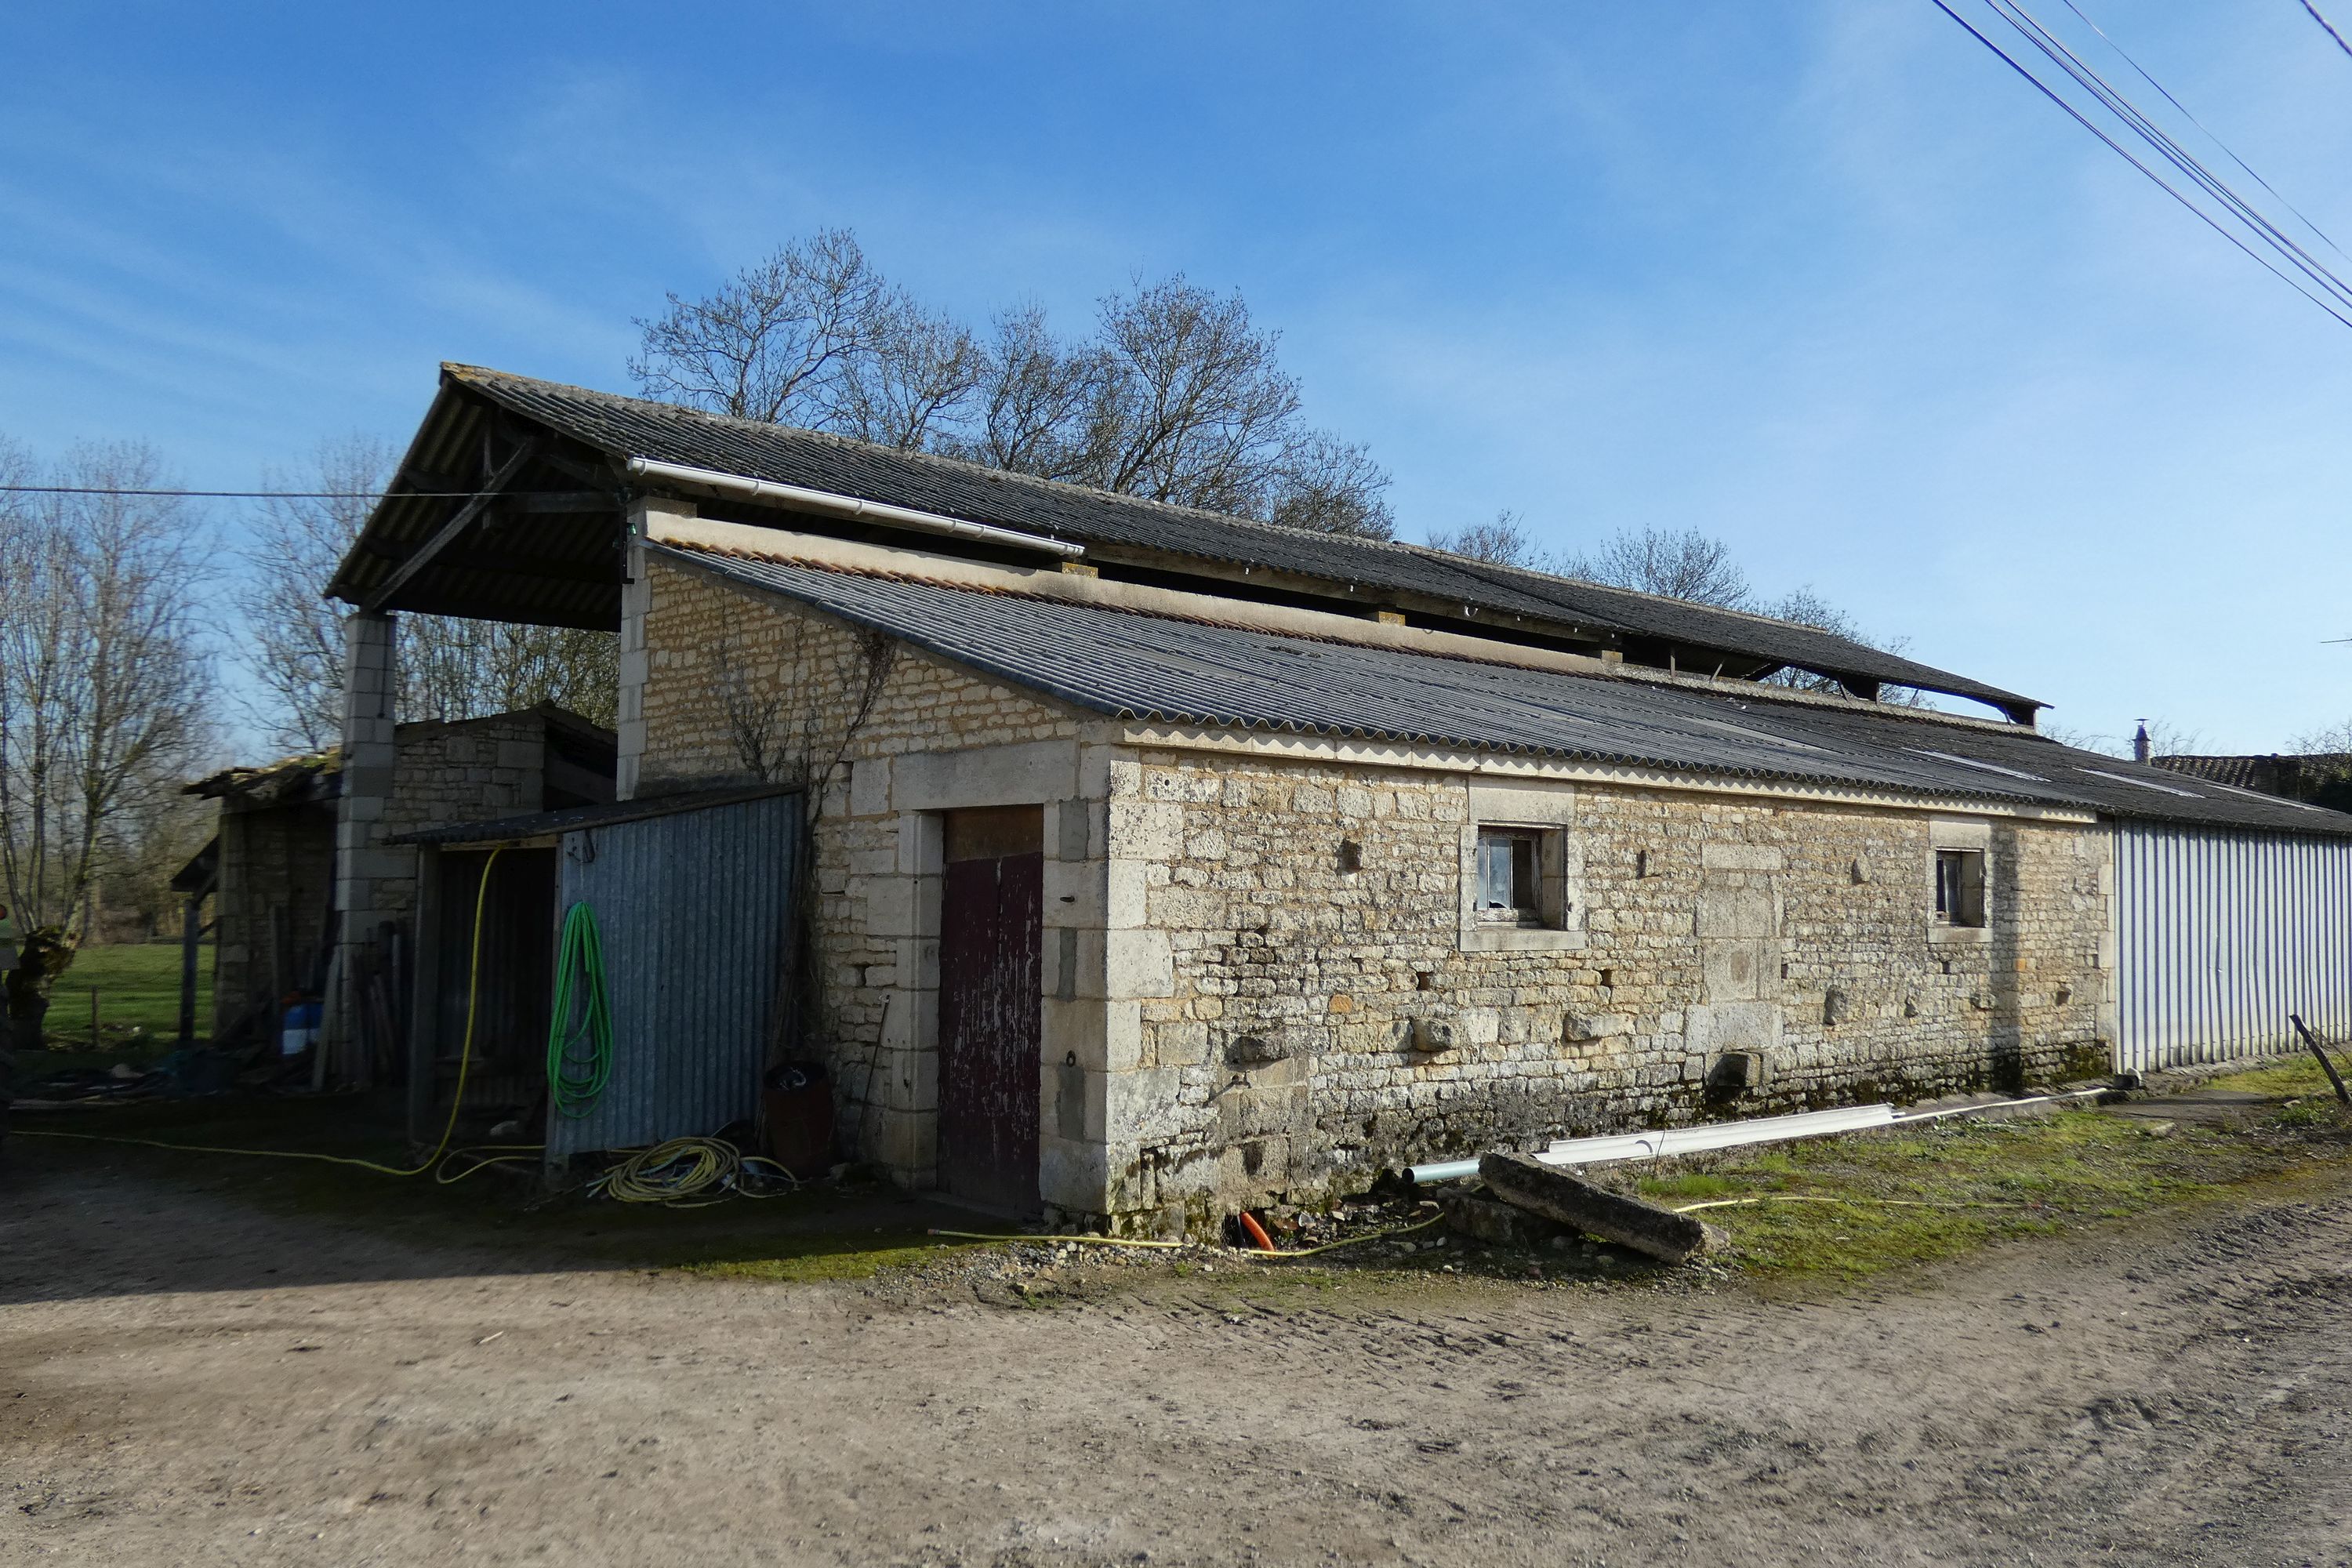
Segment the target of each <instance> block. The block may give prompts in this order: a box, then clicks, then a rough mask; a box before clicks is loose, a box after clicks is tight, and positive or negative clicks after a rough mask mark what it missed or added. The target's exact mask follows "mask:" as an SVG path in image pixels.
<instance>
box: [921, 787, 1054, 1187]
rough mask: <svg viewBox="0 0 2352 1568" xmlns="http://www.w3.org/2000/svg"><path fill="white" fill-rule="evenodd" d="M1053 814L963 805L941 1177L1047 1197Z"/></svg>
mask: <svg viewBox="0 0 2352 1568" xmlns="http://www.w3.org/2000/svg"><path fill="white" fill-rule="evenodd" d="M1043 817H1044V813H1043V812H1042V811H1040V810H1039V809H1038V808H1037V807H1035V806H1023V807H1011V808H1005V809H1003V810H990V811H972V812H952V813H950V814H949V816H948V822H947V875H946V881H945V885H944V887H943V888H942V889H941V893H940V1186H941V1187H943V1188H944V1189H945V1190H947V1191H948V1192H950V1193H953V1194H956V1195H957V1196H958V1197H962V1198H969V1199H971V1200H972V1201H973V1202H975V1203H982V1204H985V1205H989V1206H990V1207H992V1208H998V1209H1003V1210H1007V1211H1010V1212H1013V1213H1017V1214H1027V1213H1029V1212H1030V1211H1031V1210H1033V1209H1034V1208H1035V1207H1036V1206H1037V1085H1038V1075H1039V1073H1040V1071H1041V1068H1040V1066H1039V1061H1040V1058H1039V1057H1038V1054H1037V1053H1038V1037H1039V1029H1040V1026H1041V1022H1042V1020H1041V1017H1040V1013H1039V1007H1038V997H1039V995H1040V991H1039V984H1038V972H1039V956H1040V953H1041V952H1042V949H1043V947H1044V937H1045V930H1044V923H1045V854H1044V826H1045V825H1044V821H1043Z"/></svg>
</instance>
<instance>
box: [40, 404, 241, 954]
mask: <svg viewBox="0 0 2352 1568" xmlns="http://www.w3.org/2000/svg"><path fill="white" fill-rule="evenodd" d="M7 460H8V461H9V462H11V463H12V464H14V465H16V466H18V467H19V468H24V467H26V466H28V465H26V459H25V458H24V457H23V456H22V454H21V453H19V452H14V451H12V452H11V453H10V454H9V457H8V459H7ZM53 473H54V478H53V479H52V480H51V481H50V482H53V483H56V484H58V485H64V486H72V487H78V488H79V489H83V490H85V491H89V492H97V493H85V494H77V495H55V496H47V497H42V498H40V499H39V500H37V501H35V502H34V503H32V504H30V505H19V506H15V507H12V508H10V509H9V510H8V511H7V513H6V515H5V521H0V877H5V887H6V893H5V901H6V902H7V903H9V904H10V905H12V906H13V907H14V908H15V909H16V911H17V917H18V919H19V921H20V922H21V923H23V924H25V925H26V926H27V927H30V928H43V927H49V928H58V930H60V931H64V932H66V933H68V936H71V935H74V934H76V933H86V932H87V931H88V928H89V924H90V914H91V910H90V907H89V897H90V893H91V889H92V887H93V885H94V883H95V881H96V879H97V878H98V877H99V875H100V873H101V871H102V870H103V869H105V867H106V858H107V855H108V853H109V852H110V850H111V849H113V848H115V847H117V846H118V845H119V844H120V842H121V835H120V833H119V832H118V829H119V828H120V827H121V826H123V820H124V819H125V818H126V817H127V816H129V815H130V814H131V813H133V812H135V811H136V810H138V809H139V808H140V807H142V805H148V804H151V803H152V799H153V797H155V796H158V795H163V794H165V793H168V792H170V791H172V790H173V789H175V788H176V786H177V784H178V780H179V778H180V776H181V775H182V774H183V773H184V772H185V771H186V769H187V768H188V766H189V765H190V764H191V763H193V762H194V760H195V757H196V754H197V752H198V750H199V748H200V746H201V745H202V743H203V742H204V740H205V732H206V731H205V723H204V714H205V704H206V701H207V694H208V690H209V685H210V679H209V678H210V665H209V660H208V658H207V656H206V650H205V646H204V642H203V638H202V637H201V635H200V630H199V626H200V622H199V605H200V604H201V600H202V595H203V593H204V590H205V565H204V563H205V559H206V557H207V554H208V551H207V549H206V543H207V542H206V540H205V537H204V535H203V531H202V528H201V526H200V523H199V521H198V520H197V518H196V517H195V516H194V513H193V512H192V511H191V510H189V509H188V508H187V506H186V504H185V503H184V502H183V501H180V500H176V499H173V498H170V497H159V496H141V495H130V494H123V493H121V492H123V491H128V490H143V489H167V488H170V487H169V485H168V482H167V478H166V476H165V475H164V474H163V465H162V463H161V461H160V460H159V459H158V458H157V457H156V455H155V454H154V452H153V451H152V450H151V449H150V448H148V447H144V446H142V445H140V444H138V443H134V442H118V443H112V444H108V445H100V446H89V447H79V448H77V449H76V450H74V451H73V452H72V453H70V454H68V457H67V458H66V459H65V460H64V461H63V462H62V463H61V464H59V465H58V467H57V468H56V469H55V470H53ZM19 482H21V481H19Z"/></svg>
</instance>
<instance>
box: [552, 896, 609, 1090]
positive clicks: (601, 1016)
mask: <svg viewBox="0 0 2352 1568" xmlns="http://www.w3.org/2000/svg"><path fill="white" fill-rule="evenodd" d="M575 993H578V994H577V995H575ZM575 1004H576V1005H577V1010H578V1012H579V1014H580V1016H579V1018H578V1020H577V1021H574V1019H573V1018H572V1013H573V1011H574V1006H575ZM612 1076H613V1009H612V1001H611V998H610V996H609V994H607V993H606V991H605V989H604V942H603V941H602V939H601V938H599V937H598V935H597V933H596V911H595V910H592V909H590V908H589V907H588V905H587V904H586V903H585V902H584V901H583V902H580V903H576V904H573V905H572V907H571V908H570V909H569V910H565V911H564V912H563V940H562V943H561V944H560V945H559V946H558V947H557V949H556V955H555V1006H554V1010H553V1013H552V1015H551V1016H550V1018H549V1020H548V1026H547V1095H548V1100H550V1102H551V1103H552V1104H553V1105H554V1107H555V1113H556V1114H557V1115H558V1116H562V1117H568V1118H570V1119H571V1120H572V1121H578V1120H579V1119H580V1118H582V1117H583V1116H585V1115H587V1114H588V1113H589V1112H590V1111H591V1110H594V1109H595V1108H596V1099H597V1097H598V1096H599V1095H601V1094H603V1093H604V1083H605V1080H606V1079H610V1078H611V1077H612Z"/></svg>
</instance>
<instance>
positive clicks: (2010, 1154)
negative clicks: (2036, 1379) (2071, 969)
mask: <svg viewBox="0 0 2352 1568" xmlns="http://www.w3.org/2000/svg"><path fill="white" fill-rule="evenodd" d="M2249 1076H2251V1075H2249ZM2311 1076H2312V1078H2313V1079H2315V1080H2316V1079H2318V1076H2319V1075H2318V1071H2317V1068H2313V1069H2312V1073H2311ZM2288 1081H2293V1080H2291V1079H2290V1080H2288ZM2225 1087H2231V1088H2235V1087H2238V1085H2237V1084H2236V1083H2235V1082H2231V1083H2229V1084H2227V1085H2226V1086H2225ZM2309 1104H2310V1102H2308V1101H2305V1102H2304V1103H2303V1104H2298V1105H2295V1106H2292V1107H2284V1108H2282V1109H2281V1110H2277V1111H2271V1112H2258V1113H2257V1115H2256V1116H2255V1118H2254V1119H2253V1120H2252V1122H2251V1123H2250V1124H2249V1125H2247V1126H2244V1127H2241V1128H2219V1127H2210V1126H2200V1125H2196V1124H2193V1123H2189V1122H2182V1123H2180V1124H2179V1125H2177V1126H2174V1127H2171V1128H2170V1129H2168V1130H2159V1129H2155V1128H2151V1127H2150V1126H2149V1125H2148V1124H2147V1123H2146V1122H2142V1121H2134V1120H2129V1119H2126V1118H2123V1117H2117V1116H2105V1115H2101V1114H2099V1113H2097V1112H2095V1111H2089V1110H2074V1111H2062V1112H2059V1113H2058V1114H2055V1115H2052V1116H2046V1117H2042V1118H2038V1119H2033V1120H2029V1121H1967V1120H1954V1121H1947V1122H1942V1123H1939V1124H1937V1126H1934V1127H1931V1128H1923V1129H1921V1130H1919V1131H1906V1132H1899V1133H1874V1134H1867V1135H1856V1136H1853V1137H1845V1138H1832V1139H1822V1140H1818V1141H1813V1142H1802V1143H1791V1144H1788V1145H1785V1146H1783V1147H1781V1148H1779V1149H1774V1150H1770V1151H1767V1152H1758V1153H1754V1154H1744V1153H1740V1152H1727V1153H1726V1154H1725V1155H1722V1156H1719V1157H1716V1158H1713V1159H1710V1160H1709V1161H1708V1163H1706V1165H1705V1166H1704V1168H1702V1169H1700V1170H1697V1171H1685V1172H1677V1173H1672V1174H1667V1175H1663V1176H1658V1177H1653V1178H1649V1179H1646V1180H1643V1181H1642V1182H1640V1183H1639V1190H1640V1192H1641V1193H1642V1194H1643V1196H1645V1197H1649V1198H1652V1199H1654V1200H1655V1201H1657V1202H1660V1203H1664V1204H1667V1205H1671V1206H1675V1207H1680V1206H1682V1205H1685V1204H1691V1203H1697V1202H1704V1201H1708V1200H1720V1199H1723V1198H1727V1197H1729V1198H1748V1199H1757V1200H1760V1201H1757V1202H1752V1203H1742V1204H1738V1205H1726V1206H1722V1207H1716V1208H1708V1209H1703V1210H1700V1211H1697V1212H1698V1213H1699V1214H1700V1215H1701V1217H1703V1218H1705V1219H1706V1221H1707V1222H1708V1223H1709V1224H1711V1225H1714V1226H1717V1227H1719V1228H1720V1229H1722V1230H1724V1231H1726V1232H1727V1233H1728V1234H1729V1235H1730V1237H1731V1238H1732V1241H1733V1244H1734V1245H1735V1247H1737V1249H1738V1257H1739V1259H1740V1262H1741V1264H1742V1267H1743V1268H1744V1270H1745V1271H1746V1272H1748V1273H1749V1274H1751V1275H1759V1276H1774V1275H1779V1276H1789V1277H1796V1278H1804V1277H1815V1278H1822V1279H1842V1280H1853V1279H1863V1278H1866V1277H1868V1276H1870V1275H1874V1274H1877V1273H1881V1272H1884V1271H1885V1270H1887V1269H1890V1268H1902V1267H1906V1266H1909V1265H1915V1264H1920V1263H1932V1262H1936V1261H1938V1260H1941V1259H1944V1258H1953V1257H1957V1256H1958V1255H1959V1254H1961V1253H1963V1252H1966V1251H1968V1250H1969V1249H1971V1248H1973V1247H1980V1246H1983V1245H1985V1244H1986V1243H1988V1242H1993V1241H2000V1240H2005V1239H2010V1238H2014V1237H2029V1236H2041V1235H2049V1234H2052V1233H2053V1232H2058V1231H2063V1230H2066V1229H2070V1228H2074V1227H2078V1226H2084V1225H2089V1224H2094V1223H2096V1222H2098V1221H2102V1220H2109V1219H2119V1218H2123V1217H2126V1216H2129V1215H2138V1214H2144V1213H2147V1212H2148V1211H2150V1210H2153V1209H2157V1208H2161V1207H2165V1206H2168V1205H2179V1204H2184V1203H2192V1202H2199V1201H2204V1200H2210V1199H2212V1198H2217V1197H2221V1196H2224V1195H2226V1194H2229V1193H2231V1192H2232V1191H2235V1190H2239V1189H2242V1188H2246V1187H2250V1186H2252V1185H2253V1184H2260V1183H2263V1182H2266V1181H2272V1180H2276V1179H2279V1178H2284V1177H2287V1176H2291V1175H2293V1174H2294V1173H2298V1172H2301V1171H2305V1170H2307V1169H2309V1168H2311V1167H2312V1166H2314V1165H2315V1164H2317V1163H2322V1162H2341V1161H2343V1160H2344V1159H2345V1158H2346V1157H2347V1154H2352V1121H2347V1120H2346V1119H2344V1118H2341V1117H2338V1116H2337V1115H2336V1113H2335V1110H2334V1109H2333V1107H2332V1106H2328V1107H2319V1108H2317V1109H2316V1110H2306V1107H2307V1106H2309ZM1792 1199H1793V1200H1797V1201H1790V1200H1792ZM1823 1199H1829V1200H1836V1201H1833V1202H1823V1201H1819V1200H1823Z"/></svg>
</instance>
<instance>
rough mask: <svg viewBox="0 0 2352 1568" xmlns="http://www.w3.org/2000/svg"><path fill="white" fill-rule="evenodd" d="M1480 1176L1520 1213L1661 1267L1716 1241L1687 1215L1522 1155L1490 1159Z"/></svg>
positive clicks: (1480, 1169) (1491, 1156) (1483, 1162)
mask: <svg viewBox="0 0 2352 1568" xmlns="http://www.w3.org/2000/svg"><path fill="white" fill-rule="evenodd" d="M1478 1174H1480V1175H1481V1176H1483V1177H1485V1178H1486V1190H1487V1191H1488V1192H1490V1193H1492V1194H1494V1195H1495V1196H1496V1197H1498V1198H1500V1199H1502V1200H1503V1201H1504V1202H1505V1203H1507V1204H1509V1205H1512V1206H1514V1207H1516V1208H1523V1209H1525V1210H1527V1211H1528V1213H1529V1214H1538V1215H1542V1216H1543V1217H1544V1218H1546V1219H1549V1220H1557V1221H1558V1222H1559V1223H1560V1224H1561V1225H1564V1226H1568V1227H1569V1228H1570V1230H1580V1231H1582V1232H1584V1233H1585V1234H1586V1235H1587V1236H1597V1237H1601V1239H1602V1240H1604V1241H1613V1242H1615V1243H1617V1245H1618V1246H1620V1247H1632V1248H1633V1250H1634V1251H1636V1252H1646V1253H1648V1254H1649V1255H1650V1256H1651V1257H1653V1258H1657V1259H1659V1260H1660V1261H1662V1262H1665V1263H1681V1262H1683V1261H1685V1259H1687V1258H1694V1257H1696V1256H1697V1255H1698V1254H1699V1253H1702V1252H1705V1251H1706V1249H1707V1248H1708V1247H1710V1246H1713V1245H1714V1244H1715V1243H1716V1242H1717V1239H1718V1238H1717V1237H1716V1236H1715V1234H1714V1233H1712V1232H1710V1231H1709V1230H1708V1229H1707V1227H1706V1226H1705V1225H1703V1224H1701V1223H1700V1222H1699V1221H1697V1220H1696V1219H1693V1218H1692V1217H1691V1216H1690V1215H1686V1214H1676V1213H1675V1211H1674V1210H1672V1209H1666V1208H1660V1207H1659V1206H1658V1205H1655V1204H1653V1203H1645V1202H1643V1200H1642V1199H1640V1198H1631V1197H1626V1196H1625V1195H1623V1194H1620V1193H1612V1192H1611V1191H1609V1190H1608V1189H1607V1188H1605V1187H1596V1186H1594V1185H1593V1184H1591V1183H1590V1182H1587V1181H1584V1180H1581V1179H1580V1178H1579V1177H1576V1176H1572V1175H1570V1174H1569V1173H1567V1172H1566V1171H1562V1170H1559V1169H1557V1168H1556V1167H1554V1166H1550V1165H1546V1164H1543V1163H1539V1162H1538V1161H1535V1160H1531V1159H1529V1158H1528V1156H1526V1155H1524V1154H1489V1155H1487V1156H1486V1158H1484V1159H1482V1160H1480V1161H1479V1162H1478Z"/></svg>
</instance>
